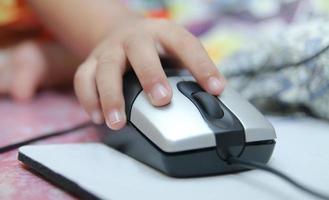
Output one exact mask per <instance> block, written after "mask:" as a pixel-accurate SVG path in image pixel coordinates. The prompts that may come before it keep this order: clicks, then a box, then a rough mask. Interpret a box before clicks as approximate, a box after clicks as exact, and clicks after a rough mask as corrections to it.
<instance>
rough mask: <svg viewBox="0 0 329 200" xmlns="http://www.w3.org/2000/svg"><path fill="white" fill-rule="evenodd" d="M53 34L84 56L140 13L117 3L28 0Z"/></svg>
mask: <svg viewBox="0 0 329 200" xmlns="http://www.w3.org/2000/svg"><path fill="white" fill-rule="evenodd" d="M29 2H30V4H31V5H32V7H33V8H34V9H35V11H36V12H37V14H39V16H40V19H41V20H42V22H44V24H45V25H46V26H47V27H48V28H49V29H50V30H51V31H52V33H53V34H54V35H55V36H56V37H57V38H58V39H59V40H61V41H62V42H63V43H64V44H65V45H67V46H68V47H69V48H70V49H71V50H73V51H74V52H75V53H76V54H78V55H80V56H82V57H85V56H87V55H88V54H89V53H90V52H91V50H92V49H93V48H94V47H95V46H96V45H97V43H99V41H100V40H101V38H102V37H103V36H104V35H106V34H107V33H109V32H111V31H112V30H113V28H114V27H115V26H116V25H117V24H118V23H120V22H121V21H122V20H126V19H127V18H131V17H135V16H137V14H135V13H133V12H132V11H130V10H128V9H127V8H126V7H125V6H124V5H123V4H122V3H121V2H120V1H118V0H93V1H90V0H69V1H64V0H58V1H55V0H29Z"/></svg>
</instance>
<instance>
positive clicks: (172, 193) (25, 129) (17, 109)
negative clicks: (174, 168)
mask: <svg viewBox="0 0 329 200" xmlns="http://www.w3.org/2000/svg"><path fill="white" fill-rule="evenodd" d="M0 113H2V114H1V116H0V129H1V132H0V145H1V146H2V145H6V144H9V143H11V142H16V141H20V140H22V139H25V138H29V137H32V136H36V135H38V134H42V133H44V132H48V131H52V130H60V129H63V128H66V127H71V126H72V125H74V124H77V123H80V122H83V121H85V120H86V119H87V116H86V115H85V113H84V112H83V111H82V110H81V108H80V107H79V105H78V104H77V102H76V100H75V99H74V98H73V96H72V95H69V94H58V93H49V92H48V93H43V94H41V95H40V96H39V97H38V98H37V99H36V100H35V101H33V102H31V103H30V104H26V105H18V104H14V103H12V102H10V101H9V100H2V101H0ZM270 120H271V122H272V123H273V124H274V127H275V129H276V131H277V135H278V139H277V145H276V148H275V151H274V154H273V157H272V159H271V161H270V163H269V164H270V165H271V166H273V167H276V168H278V169H280V170H282V171H284V172H286V173H288V174H290V175H291V176H292V177H295V178H296V179H297V180H299V181H302V182H303V183H305V184H307V185H309V186H311V187H313V188H317V189H319V190H321V191H326V192H329V189H328V183H329V172H328V170H327V168H328V166H329V156H328V152H329V145H328V141H329V124H328V123H327V122H323V121H321V120H314V119H310V118H298V119H293V118H270ZM98 138H99V136H98V134H97V132H96V131H95V130H94V129H92V128H88V129H85V130H81V131H77V132H76V133H74V134H69V135H65V136H60V137H57V138H53V139H49V140H45V141H42V142H40V143H42V144H49V143H56V144H58V143H90V142H97V141H99V139H98ZM40 143H39V144H40ZM78 146H81V145H78ZM88 146H89V145H85V147H86V148H83V149H80V150H79V151H80V152H81V151H88V152H91V149H94V148H89V149H88ZM101 149H103V150H100V149H99V150H98V151H97V152H102V151H106V152H107V153H106V155H107V157H105V160H102V162H104V164H105V163H108V161H110V162H111V163H116V165H110V166H109V167H111V169H110V170H107V171H106V176H104V179H101V180H102V181H103V182H102V184H99V188H102V187H103V188H110V189H108V190H106V192H105V194H106V195H107V196H106V197H110V198H111V199H131V198H132V197H134V198H135V199H140V198H143V199H151V198H155V197H156V198H157V199H159V198H160V199H161V198H162V199H169V198H171V199H177V198H184V199H186V198H189V199H200V198H201V197H202V199H207V198H208V199H227V198H230V199H241V198H242V197H243V198H246V197H247V199H251V198H252V199H311V197H310V196H308V195H305V194H303V193H302V192H300V191H298V190H296V189H295V188H293V187H291V186H290V185H288V184H287V183H285V182H283V181H281V180H280V179H278V178H276V177H273V176H272V175H269V174H266V173H265V172H261V171H259V170H252V171H248V172H244V173H238V174H233V175H225V176H215V177H208V178H198V179H187V180H182V179H172V178H169V177H166V176H164V175H162V174H161V173H158V172H157V171H155V170H153V169H151V168H149V167H146V166H145V165H143V164H141V163H139V162H137V161H134V160H132V159H130V158H129V157H127V156H124V155H123V154H120V153H118V152H116V151H113V150H111V149H109V148H107V147H106V148H101ZM95 151H96V150H95ZM67 152H68V154H67V155H68V158H69V155H70V152H71V153H76V149H75V148H73V149H72V150H71V151H67ZM97 154H98V153H97ZM99 154H101V153H99ZM43 155H44V154H43ZM54 155H56V153H55V154H54ZM57 155H60V154H59V153H58V154H57ZM61 155H63V154H61ZM89 155H93V154H92V153H90V154H89ZM94 155H95V154H94ZM91 157H92V156H90V157H88V156H85V157H84V158H85V159H80V161H81V162H80V163H79V164H80V167H81V166H85V165H83V163H88V162H90V159H91ZM58 158H59V157H56V156H54V159H58ZM98 158H99V159H100V158H102V157H101V156H100V157H98ZM76 162H77V163H78V162H79V161H78V160H77V161H76ZM71 163H72V162H71ZM73 163H74V162H73ZM69 166H70V167H71V168H74V167H79V166H78V165H69ZM64 167H65V165H64ZM89 167H90V165H89ZM92 167H95V169H97V170H98V169H100V168H97V165H93V166H92ZM98 167H99V165H98ZM82 168H83V167H82ZM103 169H104V168H103ZM82 170H88V168H83V169H82ZM100 170H101V169H100ZM92 173H96V172H95V170H94V171H93V172H92ZM100 173H105V172H104V170H103V171H102V172H100ZM86 174H90V171H89V173H86ZM94 175H95V174H94ZM96 175H97V174H96ZM79 177H80V176H79ZM87 178H88V177H87ZM89 178H90V177H89ZM95 180H97V179H95ZM104 181H105V183H106V184H105V183H104ZM93 184H94V183H93ZM98 191H99V190H98ZM101 191H105V190H101ZM206 197H207V198H206ZM0 199H27V200H29V199H74V197H72V196H70V195H69V194H67V193H65V192H63V191H62V190H60V189H58V188H56V187H55V186H53V185H52V184H50V183H48V182H46V181H44V180H43V179H42V178H41V177H39V176H36V175H35V174H34V173H32V172H31V171H29V170H27V169H26V167H25V166H24V165H23V164H21V163H20V162H19V161H17V150H15V151H11V152H8V153H5V154H0Z"/></svg>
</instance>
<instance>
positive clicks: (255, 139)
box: [99, 72, 276, 177]
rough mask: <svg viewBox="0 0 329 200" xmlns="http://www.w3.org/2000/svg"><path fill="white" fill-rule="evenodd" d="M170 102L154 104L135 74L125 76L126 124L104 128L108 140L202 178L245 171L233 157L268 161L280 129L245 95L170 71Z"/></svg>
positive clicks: (170, 169)
mask: <svg viewBox="0 0 329 200" xmlns="http://www.w3.org/2000/svg"><path fill="white" fill-rule="evenodd" d="M168 81H169V83H170V85H171V87H172V91H173V97H172V100H171V102H170V103H169V104H168V105H166V106H162V107H155V106H153V105H151V104H150V102H149V100H148V98H147V95H146V94H145V93H144V91H143V89H142V87H141V85H140V84H139V82H138V79H137V78H136V76H135V74H134V73H132V72H131V73H129V74H127V75H126V76H125V77H124V96H125V103H126V105H125V106H126V114H127V125H126V126H125V127H124V128H123V129H121V130H119V131H113V130H110V129H109V128H107V127H106V125H102V126H100V127H99V128H100V130H101V131H102V132H105V133H106V134H104V135H105V138H104V140H103V141H104V142H105V143H106V144H107V145H109V146H110V147H112V148H114V149H116V150H118V151H120V152H122V153H124V154H127V155H128V156H131V157H132V158H134V159H136V160H138V161H140V162H142V163H144V164H147V165H149V166H151V167H153V168H155V169H157V170H160V171H161V172H163V173H165V174H167V175H169V176H173V177H200V176H209V175H216V174H225V173H233V172H238V171H243V170H246V168H243V167H241V166H236V165H230V164H229V163H228V162H227V158H228V157H230V156H234V157H239V158H242V159H246V160H253V161H257V162H261V163H267V162H268V160H269V159H270V157H271V155H272V152H273V149H274V146H275V138H276V134H275V130H274V128H273V127H272V125H271V124H270V122H269V121H268V120H267V119H266V118H265V117H264V116H263V115H262V114H261V113H260V112H259V111H258V110H257V109H256V108H255V107H254V106H253V105H252V104H250V103H249V102H248V101H247V100H246V99H244V98H243V97H242V96H241V95H239V94H238V93H237V92H235V91H234V90H233V89H232V88H230V87H229V86H227V87H226V88H225V90H224V92H223V93H222V94H221V95H220V96H213V95H211V94H209V93H207V92H205V91H204V90H203V89H202V88H201V87H200V86H199V85H198V83H197V82H196V81H195V80H194V79H193V77H192V76H189V75H187V76H186V75H184V76H181V75H169V76H168Z"/></svg>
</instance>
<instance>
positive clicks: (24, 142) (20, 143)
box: [0, 121, 93, 154]
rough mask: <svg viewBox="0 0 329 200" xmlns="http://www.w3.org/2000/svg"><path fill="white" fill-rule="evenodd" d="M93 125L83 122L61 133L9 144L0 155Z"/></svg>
mask: <svg viewBox="0 0 329 200" xmlns="http://www.w3.org/2000/svg"><path fill="white" fill-rule="evenodd" d="M92 125H93V123H92V122H90V121H87V122H83V123H81V124H78V125H76V126H74V127H72V128H68V129H64V130H60V131H55V132H50V133H47V134H43V135H40V136H37V137H34V138H30V139H27V140H23V141H21V142H17V143H13V144H9V145H6V146H3V147H0V154H2V153H6V152H8V151H11V150H14V149H17V148H19V147H21V146H24V145H27V144H30V143H33V142H37V141H40V140H45V139H48V138H51V137H56V136H60V135H65V134H68V133H72V132H74V131H77V130H80V129H84V128H87V127H89V126H92Z"/></svg>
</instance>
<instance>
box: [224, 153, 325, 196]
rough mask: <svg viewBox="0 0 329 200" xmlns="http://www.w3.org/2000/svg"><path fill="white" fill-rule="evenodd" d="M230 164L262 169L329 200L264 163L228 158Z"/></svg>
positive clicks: (313, 194)
mask: <svg viewBox="0 0 329 200" xmlns="http://www.w3.org/2000/svg"><path fill="white" fill-rule="evenodd" d="M228 163H229V164H232V165H239V166H242V167H246V168H249V169H260V170H263V171H266V172H269V173H272V174H274V175H276V176H278V177H280V178H282V179H283V180H285V181H287V182H288V183H290V184H291V185H293V186H295V187H296V188H298V189H300V190H302V191H304V192H306V193H308V194H310V195H312V196H314V197H317V198H319V199H323V200H329V196H328V195H325V194H322V193H319V192H317V191H314V190H313V189H310V188H309V187H306V186H304V185H302V184H301V183H299V182H297V181H296V180H294V179H292V178H290V177H289V176H287V175H286V174H284V173H282V172H280V171H279V170H277V169H274V168H272V167H269V166H267V165H265V164H263V163H259V162H255V161H249V160H248V161H246V160H241V159H239V158H233V157H232V158H228Z"/></svg>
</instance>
